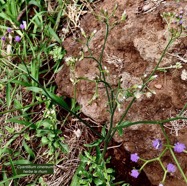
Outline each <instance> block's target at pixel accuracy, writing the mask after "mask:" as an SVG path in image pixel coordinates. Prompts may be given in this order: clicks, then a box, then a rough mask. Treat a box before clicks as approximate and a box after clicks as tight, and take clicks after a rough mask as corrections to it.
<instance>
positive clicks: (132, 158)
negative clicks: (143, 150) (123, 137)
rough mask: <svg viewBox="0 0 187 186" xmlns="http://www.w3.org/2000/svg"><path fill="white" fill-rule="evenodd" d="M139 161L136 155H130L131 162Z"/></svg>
mask: <svg viewBox="0 0 187 186" xmlns="http://www.w3.org/2000/svg"><path fill="white" fill-rule="evenodd" d="M138 159H139V156H138V154H137V153H134V154H131V161H133V162H137V161H138Z"/></svg>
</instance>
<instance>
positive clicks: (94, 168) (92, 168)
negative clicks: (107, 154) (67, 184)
mask: <svg viewBox="0 0 187 186" xmlns="http://www.w3.org/2000/svg"><path fill="white" fill-rule="evenodd" d="M96 148H97V150H96V152H97V154H96V156H92V155H91V154H90V153H89V152H87V151H85V152H84V155H81V157H80V161H81V163H80V166H79V168H78V172H77V177H76V183H74V185H75V184H77V185H80V186H81V185H82V186H83V185H84V186H89V185H92V184H94V185H96V186H107V185H108V186H112V185H114V184H113V181H114V180H115V176H114V170H113V169H111V168H107V167H106V164H108V163H109V162H110V159H107V160H104V159H100V158H101V156H102V154H101V151H100V149H99V147H96ZM100 160H101V161H100ZM74 185H73V184H71V186H74Z"/></svg>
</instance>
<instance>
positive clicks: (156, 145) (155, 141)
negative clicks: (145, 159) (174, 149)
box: [153, 139, 162, 149]
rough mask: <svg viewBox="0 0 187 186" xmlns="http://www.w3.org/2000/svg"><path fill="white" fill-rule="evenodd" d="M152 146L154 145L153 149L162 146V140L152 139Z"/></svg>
mask: <svg viewBox="0 0 187 186" xmlns="http://www.w3.org/2000/svg"><path fill="white" fill-rule="evenodd" d="M153 147H154V148H155V149H160V148H161V147H162V142H161V140H159V139H155V140H153Z"/></svg>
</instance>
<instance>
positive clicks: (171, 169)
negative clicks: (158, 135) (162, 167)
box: [130, 139, 186, 186]
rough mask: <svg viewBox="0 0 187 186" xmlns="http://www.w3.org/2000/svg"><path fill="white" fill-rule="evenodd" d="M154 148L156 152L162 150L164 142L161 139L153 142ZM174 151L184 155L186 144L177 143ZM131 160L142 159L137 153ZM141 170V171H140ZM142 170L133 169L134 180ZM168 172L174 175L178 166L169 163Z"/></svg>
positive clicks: (160, 185) (161, 185) (132, 155)
mask: <svg viewBox="0 0 187 186" xmlns="http://www.w3.org/2000/svg"><path fill="white" fill-rule="evenodd" d="M152 146H153V147H154V148H155V149H156V150H159V149H161V148H162V146H163V145H162V141H161V140H160V139H155V140H153V142H152ZM173 149H174V152H176V153H182V152H184V151H185V149H186V146H185V144H183V143H180V142H177V143H175V144H174V146H173ZM130 159H131V161H133V162H138V160H139V159H140V157H139V156H138V154H137V153H134V154H131V156H130ZM140 170H141V169H140ZM140 170H136V169H133V170H132V171H131V173H130V175H131V176H132V177H134V178H137V177H138V176H139V174H140ZM166 171H167V172H168V173H174V172H175V171H176V166H175V165H174V164H172V163H168V164H167V166H166ZM159 186H163V184H162V183H160V184H159Z"/></svg>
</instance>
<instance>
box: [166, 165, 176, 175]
mask: <svg viewBox="0 0 187 186" xmlns="http://www.w3.org/2000/svg"><path fill="white" fill-rule="evenodd" d="M167 171H168V172H172V173H174V172H175V171H176V167H175V165H173V164H172V163H169V164H168V165H167Z"/></svg>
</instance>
